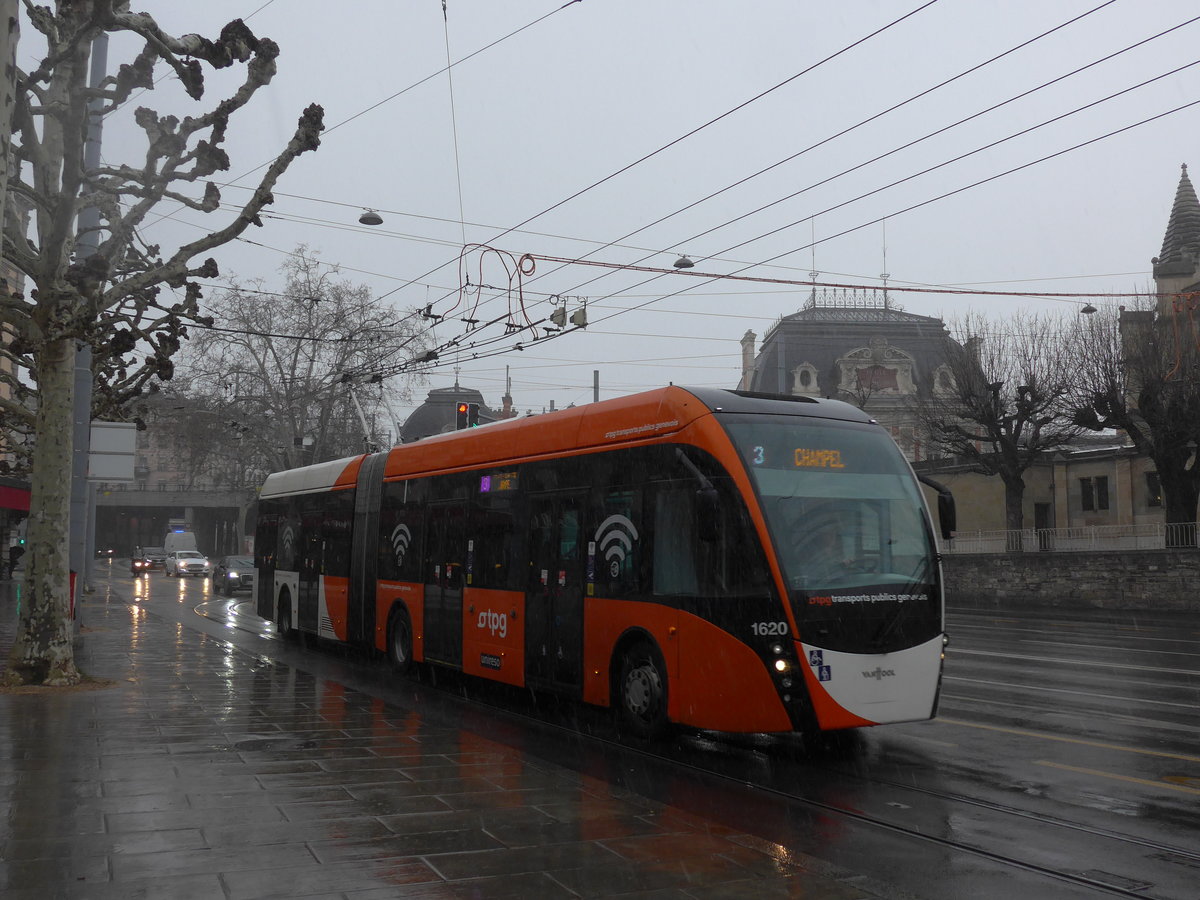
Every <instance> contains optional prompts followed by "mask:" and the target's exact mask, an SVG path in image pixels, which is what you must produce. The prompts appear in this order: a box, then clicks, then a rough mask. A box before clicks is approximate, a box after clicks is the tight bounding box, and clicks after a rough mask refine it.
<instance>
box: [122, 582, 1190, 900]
mask: <svg viewBox="0 0 1200 900" xmlns="http://www.w3.org/2000/svg"><path fill="white" fill-rule="evenodd" d="M100 568H101V576H103V575H104V574H106V573H105V572H104V570H103V564H100ZM111 571H112V576H111V578H112V583H113V585H114V586H115V587H116V588H117V589H118V591H119V592H121V593H123V594H126V595H127V596H129V597H130V598H131V599H130V602H132V603H134V604H137V605H139V606H141V607H142V608H144V609H146V610H149V611H152V612H153V613H154V614H155V615H158V616H162V617H163V618H165V619H168V620H173V621H176V622H178V623H179V624H180V625H182V626H183V627H186V628H189V629H196V630H200V631H205V632H207V633H208V634H210V635H213V636H217V637H221V638H223V639H224V640H227V641H229V642H230V643H231V644H233V645H235V646H237V647H239V648H241V649H242V650H243V651H247V652H250V653H255V654H260V655H262V656H264V657H270V658H272V659H281V660H283V661H286V662H287V663H289V664H290V665H292V666H294V667H296V668H297V669H301V670H304V671H308V672H311V673H313V674H315V675H318V676H319V677H320V678H322V679H325V680H327V681H330V682H335V683H341V684H344V685H346V686H348V687H353V688H356V689H358V690H362V691H364V692H366V693H368V694H372V695H375V696H380V697H383V698H384V699H387V698H388V697H389V695H394V694H395V693H396V692H404V693H405V694H406V696H407V695H409V693H410V692H416V693H417V694H419V697H420V702H421V703H422V704H423V705H424V707H425V708H427V709H428V710H430V711H436V714H437V715H438V716H442V717H445V718H446V719H448V720H450V721H453V722H454V723H456V724H457V725H459V726H461V727H467V728H472V729H476V730H478V731H479V732H481V733H484V734H487V735H488V737H489V738H490V739H492V740H496V741H499V742H501V743H504V744H507V745H508V746H510V747H513V748H514V749H516V750H519V751H520V752H522V753H528V754H532V755H535V756H543V757H545V758H547V759H548V760H551V761H553V762H554V763H556V764H559V765H563V766H566V767H568V768H572V769H575V770H577V771H579V772H581V773H584V774H587V775H589V776H593V777H598V778H603V779H607V780H609V781H610V782H611V783H613V784H614V785H620V786H621V787H624V788H629V789H632V790H635V791H637V792H639V793H640V794H641V795H643V796H645V797H647V798H650V799H653V800H655V801H661V802H668V803H670V804H672V805H676V806H679V807H682V808H684V809H688V810H689V811H691V812H694V813H697V814H701V815H704V816H706V817H708V818H709V819H712V820H714V821H716V822H719V823H721V825H723V826H726V827H729V828H733V829H737V830H740V831H744V832H747V833H749V834H752V835H755V836H756V837H757V838H759V839H761V840H763V841H767V842H772V841H774V842H777V843H778V844H779V846H780V847H781V848H782V847H787V848H798V849H799V850H801V851H802V852H804V853H806V854H811V855H812V856H813V857H816V858H819V859H822V860H827V861H829V862H830V863H832V864H834V865H836V866H839V867H844V868H845V869H848V870H850V871H853V872H858V873H861V874H862V875H863V876H864V877H865V878H867V879H870V883H871V884H872V885H873V886H877V885H879V884H885V885H890V886H891V888H892V891H891V893H892V894H893V895H894V896H905V895H909V896H920V897H947V898H950V897H953V898H962V897H1012V896H1021V895H1022V894H1023V895H1024V896H1026V897H1030V898H1041V897H1091V896H1138V897H1154V898H1191V900H1195V898H1197V897H1200V741H1198V740H1197V739H1198V738H1200V617H1198V616H1195V615H1186V614H1165V613H1164V614H1133V613H1100V612H1095V611H1092V612H1073V611H1064V610H1054V611H1043V612H1026V611H1022V612H1005V613H1004V614H997V613H988V612H983V611H978V610H953V611H952V613H951V615H950V619H949V632H950V635H951V645H950V647H949V650H948V654H947V666H946V676H945V680H944V683H943V691H942V703H941V711H940V715H939V718H938V719H936V720H935V721H932V722H925V723H914V724H909V725H900V726H889V727H885V728H878V729H871V730H866V731H863V732H859V733H856V734H854V735H851V736H849V737H846V738H843V739H839V740H832V741H830V742H829V744H828V745H827V746H822V747H804V746H803V745H802V743H801V742H800V741H799V739H797V738H794V737H791V736H784V737H732V736H724V735H711V734H695V733H691V734H684V735H680V736H678V737H676V738H674V739H672V740H670V741H667V742H664V743H661V744H656V745H654V746H652V747H646V746H628V745H626V746H620V745H619V744H618V743H617V742H616V736H615V735H613V734H612V733H611V732H610V731H609V729H608V722H607V718H606V717H605V716H603V715H600V714H596V713H595V712H593V711H590V710H587V709H580V708H578V707H574V706H572V705H569V704H568V705H565V706H564V705H560V704H553V703H550V704H546V703H544V702H543V703H541V704H540V705H539V704H534V703H532V702H530V701H529V699H528V698H527V697H526V696H525V695H523V694H521V693H520V692H508V693H505V692H503V691H501V692H500V693H499V694H498V695H497V694H495V693H493V690H492V689H491V688H490V687H488V686H486V685H480V684H478V683H477V682H473V681H470V680H466V681H461V680H458V679H450V680H449V686H447V679H445V678H443V679H441V681H442V684H441V685H440V686H439V687H438V688H432V687H430V686H422V685H414V684H412V683H408V684H401V685H397V684H396V683H395V681H394V680H393V679H392V678H391V677H390V676H389V675H388V674H387V672H386V669H385V668H384V667H383V666H381V665H379V664H378V663H377V662H376V661H373V660H369V659H364V658H362V657H360V656H359V655H357V654H351V653H345V652H340V651H338V650H336V649H333V648H328V647H317V648H309V647H302V646H299V645H294V644H288V643H284V642H283V641H281V640H279V639H278V638H277V637H276V636H275V635H274V633H273V630H272V628H271V627H270V626H269V625H268V624H267V623H264V622H262V620H259V619H258V618H257V616H254V615H253V613H252V612H251V611H250V604H249V602H248V597H247V595H245V594H241V595H238V597H237V598H235V599H234V600H226V599H225V598H218V597H214V596H213V595H211V593H210V590H209V586H208V583H207V581H201V580H189V579H168V578H166V577H165V576H163V575H162V574H161V573H155V574H154V575H153V576H151V577H150V578H149V579H144V578H143V579H139V580H138V581H137V582H133V581H132V579H130V578H129V577H128V575H127V574H125V571H124V569H123V568H122V567H121V566H120V564H119V563H118V562H114V563H113V567H112V570H111ZM426 680H428V676H426ZM476 699H482V700H484V701H489V700H490V701H496V700H499V701H502V702H505V703H506V704H510V705H511V706H512V707H513V709H514V712H500V711H497V710H494V709H491V708H489V707H487V706H484V705H482V704H480V703H476V702H473V701H474V700H476ZM580 730H581V731H583V732H585V734H584V735H583V736H581V735H580V734H579V731H580ZM714 776H717V777H714Z"/></svg>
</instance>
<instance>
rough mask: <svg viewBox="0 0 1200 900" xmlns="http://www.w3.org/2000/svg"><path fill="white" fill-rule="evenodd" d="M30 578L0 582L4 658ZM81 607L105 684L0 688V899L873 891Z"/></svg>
mask: <svg viewBox="0 0 1200 900" xmlns="http://www.w3.org/2000/svg"><path fill="white" fill-rule="evenodd" d="M18 590H19V582H17V583H14V582H8V581H4V582H0V649H2V650H3V653H4V656H0V668H2V667H3V665H4V661H5V659H6V657H7V648H8V646H9V645H10V643H11V636H12V631H13V626H14V622H15V614H16V604H17V600H18ZM119 590H120V589H119V588H117V589H115V590H105V588H104V586H102V587H101V592H99V593H97V594H95V595H92V596H91V597H89V598H87V599H86V600H85V601H84V602H83V603H82V604H81V628H80V635H79V638H78V641H77V644H76V653H77V660H78V662H79V665H80V667H81V668H82V669H83V670H84V671H85V672H87V673H88V674H89V675H92V676H95V677H100V678H108V679H112V680H113V681H114V682H115V685H114V686H112V687H109V688H106V689H102V690H93V691H87V692H78V693H67V694H58V695H54V696H45V695H25V694H19V695H18V694H0V809H2V810H3V811H4V813H5V814H4V815H3V816H0V896H3V897H4V898H6V900H50V898H70V900H83V898H87V900H117V898H120V900H129V898H171V900H176V898H178V900H242V898H266V897H318V898H353V900H368V898H370V900H374V898H390V897H428V898H432V897H439V898H441V897H454V898H467V897H482V898H487V897H537V898H538V900H549V898H556V897H577V896H585V897H608V896H635V897H653V898H677V897H695V898H702V897H703V898H726V897H728V898H743V897H755V898H759V897H766V898H769V897H805V898H813V900H852V898H862V897H875V896H877V894H876V893H873V892H871V891H869V890H865V889H864V887H865V885H864V883H863V882H862V881H859V880H857V879H853V878H850V877H848V876H846V874H845V873H840V872H838V871H835V870H833V869H832V868H831V867H830V866H828V865H825V864H823V863H820V862H819V861H817V860H815V859H812V858H811V857H805V856H803V855H802V854H795V853H785V851H783V848H781V847H779V846H778V845H777V844H767V843H766V842H764V841H762V840H760V839H758V838H755V837H752V836H749V835H745V834H740V833H737V832H734V831H732V830H730V829H728V828H724V827H722V826H719V825H716V824H714V823H713V822H710V821H707V820H705V819H704V818H701V817H699V816H695V815H692V814H689V813H687V812H684V811H682V810H680V809H678V808H675V807H672V806H669V805H665V804H663V803H659V802H655V801H651V800H647V799H645V798H643V797H640V796H638V795H637V794H635V793H632V792H630V791H627V790H624V789H620V788H616V787H614V786H612V785H610V784H609V783H608V782H606V781H604V780H601V779H598V778H595V777H591V776H589V775H584V774H580V773H578V772H575V771H572V770H570V769H568V768H563V767H559V766H557V765H554V764H552V763H548V762H546V761H544V760H542V759H538V758H533V757H531V756H529V755H525V754H521V753H519V752H517V751H516V750H514V749H512V748H511V747H508V746H505V745H503V744H500V743H498V742H495V741H492V740H489V739H488V738H486V737H484V736H481V735H480V734H478V733H475V732H474V731H471V730H467V729H465V728H461V727H458V726H455V725H453V724H448V723H446V722H439V721H436V720H435V719H434V717H433V716H432V715H431V714H429V713H421V712H417V711H416V710H415V709H413V708H404V707H402V706H399V705H391V704H388V703H385V702H384V701H382V700H380V699H378V698H376V697H372V696H369V695H367V694H364V693H359V692H357V691H355V690H352V689H349V688H346V687H344V686H343V685H341V684H339V683H337V682H334V681H330V680H322V679H321V678H318V677H315V676H313V675H311V674H308V673H307V672H304V671H301V670H299V669H296V668H293V667H291V666H289V665H287V664H285V663H282V662H278V661H275V660H272V659H269V658H267V657H265V656H262V655H256V654H254V653H252V652H248V651H246V650H242V649H238V648H237V647H235V646H233V645H231V644H230V643H228V642H227V641H224V640H221V639H220V638H218V637H214V636H212V635H211V634H205V633H202V632H199V631H194V630H192V629H191V628H188V627H183V626H180V625H179V624H178V623H177V622H172V621H170V620H169V619H168V618H166V617H160V616H158V615H156V614H155V613H154V612H153V611H152V609H153V607H151V611H147V610H146V609H141V608H138V607H137V606H135V605H132V604H129V603H126V602H125V599H124V598H123V597H122V596H120V594H119Z"/></svg>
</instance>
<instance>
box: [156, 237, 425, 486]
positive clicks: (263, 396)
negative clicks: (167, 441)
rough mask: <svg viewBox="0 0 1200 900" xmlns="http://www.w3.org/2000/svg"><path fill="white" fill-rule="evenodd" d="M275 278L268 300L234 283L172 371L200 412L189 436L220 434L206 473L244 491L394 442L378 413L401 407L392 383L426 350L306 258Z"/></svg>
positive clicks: (415, 328) (399, 322)
mask: <svg viewBox="0 0 1200 900" xmlns="http://www.w3.org/2000/svg"><path fill="white" fill-rule="evenodd" d="M281 271H282V273H283V275H284V285H283V287H282V289H281V290H279V291H277V292H276V291H270V290H268V289H267V288H266V286H265V285H264V284H262V283H260V282H255V284H254V286H253V287H251V286H249V285H240V284H234V285H233V286H232V287H231V288H230V289H229V290H228V291H226V292H224V293H222V294H220V295H218V296H217V297H216V298H215V299H214V300H212V301H211V303H209V304H208V308H209V310H210V312H211V313H212V314H213V315H214V316H215V318H216V319H217V321H219V322H220V326H219V327H216V328H212V329H204V330H200V329H193V332H192V340H191V341H190V342H189V345H188V348H187V351H186V359H187V363H186V365H185V366H181V368H180V376H181V378H185V379H187V381H188V382H189V383H190V384H191V385H193V389H191V390H186V389H185V390H184V391H181V393H186V395H187V396H188V398H189V400H190V402H192V403H195V404H200V405H202V406H203V407H204V408H205V409H206V410H207V415H206V416H197V417H196V418H195V421H194V425H193V426H192V427H195V428H197V429H204V430H211V429H212V428H214V427H215V428H216V431H217V433H218V434H219V433H221V432H223V433H224V439H223V440H220V441H219V445H218V446H217V447H214V453H216V454H218V459H217V460H216V463H217V465H218V466H221V465H225V466H229V465H230V464H236V465H240V466H242V467H243V474H249V477H251V478H253V479H254V480H255V481H259V480H261V478H262V476H263V475H265V474H266V473H268V472H275V471H279V470H281V469H287V468H294V467H296V466H300V465H307V464H310V463H313V462H320V461H322V460H328V459H339V458H342V457H346V456H352V455H354V454H356V453H362V452H364V450H367V449H372V448H373V447H379V446H382V445H383V444H384V443H385V442H386V441H387V439H388V438H389V437H390V439H391V441H393V442H398V441H399V435H398V434H395V433H394V423H393V422H392V421H391V418H390V416H389V414H388V407H389V405H393V406H394V403H395V402H397V401H399V400H402V399H407V397H408V396H409V389H410V387H411V385H412V383H413V378H414V376H412V375H408V374H392V373H398V372H402V371H408V370H409V369H410V368H411V366H412V365H413V363H414V360H417V359H419V358H420V357H421V356H422V355H423V354H424V352H425V343H424V342H425V336H424V331H423V330H422V328H421V327H420V326H421V325H422V324H423V322H422V320H421V318H420V316H419V315H417V314H416V313H415V312H414V311H408V312H397V311H396V310H394V309H392V308H390V307H388V306H385V305H383V304H381V303H379V302H378V301H377V300H376V299H375V298H374V296H373V295H372V293H371V290H370V289H369V288H368V287H367V286H365V285H354V284H351V283H350V282H349V281H347V280H345V279H343V278H340V277H339V276H338V274H337V272H336V270H330V268H329V267H328V266H326V265H324V264H322V263H320V262H319V261H318V260H317V259H316V258H315V257H314V256H313V255H311V254H310V253H309V252H308V250H307V248H305V247H299V248H297V250H296V251H295V252H294V253H293V254H292V255H291V256H289V257H288V259H287V261H286V262H284V264H283V266H282V267H281ZM206 385H207V386H208V388H207V390H205V389H204V386H206ZM360 411H361V414H360ZM364 418H365V419H366V423H367V424H366V428H365V429H364V427H363V419H364ZM214 422H215V423H217V424H216V425H215V426H214V425H213V423H214ZM222 453H223V454H224V455H225V457H226V458H225V459H224V460H223V461H222V460H221V459H220V458H219V456H220V455H221V454H222ZM246 467H249V469H250V470H251V471H250V472H249V473H246V471H245V469H246Z"/></svg>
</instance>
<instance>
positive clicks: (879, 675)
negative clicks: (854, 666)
mask: <svg viewBox="0 0 1200 900" xmlns="http://www.w3.org/2000/svg"><path fill="white" fill-rule="evenodd" d="M862 677H863V678H874V679H875V680H876V681H883V679H885V678H895V677H896V670H895V669H884V668H882V667H880V666H876V667H875V671H874V672H863V673H862Z"/></svg>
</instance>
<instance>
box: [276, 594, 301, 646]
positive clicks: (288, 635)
mask: <svg viewBox="0 0 1200 900" xmlns="http://www.w3.org/2000/svg"><path fill="white" fill-rule="evenodd" d="M275 628H276V629H277V630H278V631H279V636H280V637H281V638H283V639H284V640H285V641H290V640H294V639H295V637H296V629H294V628H293V627H292V596H291V594H289V593H288V592H287V591H286V590H285V591H284V592H283V593H282V594H280V595H279V609H278V611H277V612H276V613H275Z"/></svg>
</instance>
